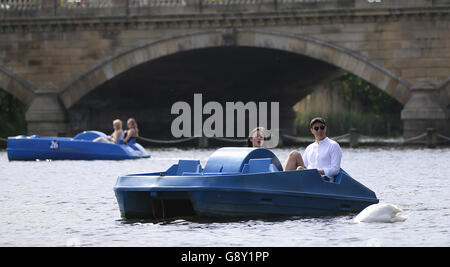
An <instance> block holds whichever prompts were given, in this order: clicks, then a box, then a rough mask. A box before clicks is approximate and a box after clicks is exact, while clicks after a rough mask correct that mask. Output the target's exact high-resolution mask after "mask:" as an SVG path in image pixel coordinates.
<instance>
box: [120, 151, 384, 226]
mask: <svg viewBox="0 0 450 267" xmlns="http://www.w3.org/2000/svg"><path fill="white" fill-rule="evenodd" d="M114 192H115V195H116V198H117V202H118V204H119V208H120V213H121V216H122V218H125V219H150V220H152V219H157V220H159V219H169V218H172V217H185V216H201V217H267V216H284V215H288V216H324V215H336V214H343V213H352V212H360V211H361V210H363V209H364V208H366V207H367V206H369V205H371V204H375V203H378V199H377V197H376V195H375V193H374V192H373V191H371V190H370V189H368V188H367V187H365V186H364V185H362V184H361V183H359V182H357V181H356V180H354V179H353V178H352V177H351V176H350V175H349V174H347V173H346V172H345V171H344V170H342V169H341V171H340V173H339V174H338V175H337V176H336V177H335V180H334V181H333V182H329V181H325V180H324V179H323V178H322V176H321V175H320V174H319V172H318V171H317V169H309V170H299V171H282V166H281V164H280V161H279V160H278V158H277V157H276V156H275V155H274V154H273V153H272V152H271V151H270V150H267V149H264V148H221V149H218V150H217V151H215V152H214V153H213V154H212V155H211V156H210V158H209V159H208V161H207V163H206V165H205V167H204V168H202V166H201V164H200V161H198V160H180V161H179V162H178V164H174V165H172V166H171V167H170V168H169V169H168V170H167V171H165V172H155V173H144V174H131V175H126V176H122V177H119V178H118V179H117V182H116V185H115V186H114Z"/></svg>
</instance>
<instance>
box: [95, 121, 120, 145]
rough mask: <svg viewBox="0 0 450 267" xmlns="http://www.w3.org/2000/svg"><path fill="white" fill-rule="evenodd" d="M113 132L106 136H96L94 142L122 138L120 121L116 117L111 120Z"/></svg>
mask: <svg viewBox="0 0 450 267" xmlns="http://www.w3.org/2000/svg"><path fill="white" fill-rule="evenodd" d="M113 128H114V132H113V133H112V134H111V135H108V136H107V137H106V138H103V137H98V138H96V139H94V142H105V143H117V142H118V141H119V140H121V139H122V138H123V130H122V121H121V120H119V119H117V120H114V121H113Z"/></svg>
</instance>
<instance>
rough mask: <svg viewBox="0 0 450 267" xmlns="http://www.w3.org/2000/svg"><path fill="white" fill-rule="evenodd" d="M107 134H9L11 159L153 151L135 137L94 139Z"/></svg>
mask: <svg viewBox="0 0 450 267" xmlns="http://www.w3.org/2000/svg"><path fill="white" fill-rule="evenodd" d="M97 137H104V138H106V135H105V134H104V133H102V132H98V131H85V132H82V133H79V134H78V135H76V136H75V137H73V138H68V137H40V136H37V135H32V136H23V135H21V136H16V137H8V145H7V147H6V151H7V154H8V159H9V160H11V161H12V160H37V159H43V160H44V159H52V160H63V159H69V160H122V159H138V158H148V157H150V154H149V153H148V152H147V151H146V150H145V149H144V148H143V147H142V146H141V145H140V144H138V143H136V142H135V140H134V139H131V140H130V142H128V144H124V143H123V142H122V143H117V144H113V143H104V142H93V140H94V139H95V138H97Z"/></svg>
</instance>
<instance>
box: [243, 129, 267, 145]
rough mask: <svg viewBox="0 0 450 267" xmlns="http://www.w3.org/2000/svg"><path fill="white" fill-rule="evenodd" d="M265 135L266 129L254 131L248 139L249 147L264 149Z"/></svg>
mask: <svg viewBox="0 0 450 267" xmlns="http://www.w3.org/2000/svg"><path fill="white" fill-rule="evenodd" d="M264 135H265V129H264V127H256V128H255V129H253V130H252V131H251V132H250V134H249V136H248V139H247V146H248V147H262V145H263V144H264Z"/></svg>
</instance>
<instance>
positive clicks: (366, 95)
mask: <svg viewBox="0 0 450 267" xmlns="http://www.w3.org/2000/svg"><path fill="white" fill-rule="evenodd" d="M335 82H337V88H338V89H339V90H341V95H342V96H343V98H344V101H345V104H346V106H347V107H348V108H347V109H346V110H341V111H337V112H328V113H326V112H322V111H319V110H309V111H308V112H307V113H299V114H298V115H297V119H296V126H297V133H298V135H300V136H308V135H310V131H309V122H310V120H311V118H313V117H317V116H322V117H323V118H325V120H326V121H327V125H328V136H338V135H342V134H345V133H348V131H349V129H350V128H356V129H357V131H358V132H359V133H361V134H364V135H369V136H398V135H401V133H402V125H403V124H402V121H401V119H400V112H401V110H402V106H401V104H400V103H399V102H398V101H397V100H395V99H394V98H392V97H391V96H389V95H388V94H387V93H385V92H384V91H382V90H381V89H379V88H377V87H375V86H373V85H371V84H370V83H368V82H366V81H364V80H363V79H361V78H359V77H357V76H355V75H353V74H351V73H345V74H344V75H343V76H342V77H341V78H339V79H338V80H337V81H335Z"/></svg>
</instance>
